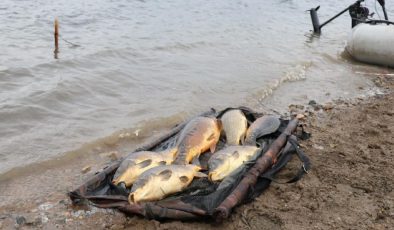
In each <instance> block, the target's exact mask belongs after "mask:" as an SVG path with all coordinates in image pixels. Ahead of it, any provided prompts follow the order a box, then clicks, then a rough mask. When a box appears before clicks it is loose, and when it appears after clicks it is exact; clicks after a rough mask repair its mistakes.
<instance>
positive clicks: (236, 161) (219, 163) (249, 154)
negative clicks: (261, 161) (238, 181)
mask: <svg viewBox="0 0 394 230" xmlns="http://www.w3.org/2000/svg"><path fill="white" fill-rule="evenodd" d="M259 151H260V149H259V148H257V147H256V146H229V147H226V148H224V149H222V150H220V151H218V152H216V153H215V154H214V155H212V157H211V158H210V159H209V161H208V166H209V174H208V178H209V179H210V180H211V181H219V180H223V179H224V178H225V177H226V176H228V175H230V174H231V173H232V172H233V171H234V170H236V169H237V168H238V167H240V166H241V165H242V164H243V163H244V162H246V161H249V160H251V159H252V158H253V157H254V156H255V155H256V154H258V153H259Z"/></svg>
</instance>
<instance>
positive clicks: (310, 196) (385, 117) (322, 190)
mask: <svg viewBox="0 0 394 230" xmlns="http://www.w3.org/2000/svg"><path fill="white" fill-rule="evenodd" d="M373 79H374V82H375V84H376V85H377V86H378V87H380V88H382V89H384V90H385V91H387V94H384V95H376V96H372V97H370V98H368V99H363V98H358V99H354V100H337V101H334V102H333V103H327V104H324V105H320V107H319V106H316V105H309V106H308V105H302V106H297V105H294V106H290V107H289V112H294V113H298V112H303V113H306V115H307V120H306V122H305V126H306V130H307V131H308V132H310V133H311V134H312V137H311V139H309V140H307V141H301V142H300V143H301V144H302V148H303V150H304V151H305V153H306V154H307V155H308V156H309V157H310V158H311V161H312V171H311V172H310V173H309V174H308V175H306V176H305V177H304V178H303V179H302V180H301V181H299V182H297V183H295V184H290V185H281V184H275V183H272V184H271V186H270V188H269V189H267V190H266V191H265V192H264V193H263V194H262V195H261V196H260V197H259V198H257V199H256V201H254V202H252V203H249V204H246V205H242V206H240V207H238V208H237V209H236V210H235V212H234V213H233V215H232V216H231V217H230V218H229V220H227V221H225V222H224V223H223V224H222V225H220V226H215V228H223V229H227V228H228V229H239V228H242V229H246V228H251V229H261V227H262V226H264V228H266V229H301V228H302V229H305V228H311V229H312V228H313V229H332V228H346V227H349V226H354V227H355V228H369V229H371V228H372V229H373V228H375V229H385V228H387V227H389V226H393V225H394V198H393V197H394V187H393V184H394V179H393V178H392V175H393V173H394V172H393V168H394V159H393V157H394V150H393V149H392V148H393V145H394V140H393V139H394V138H393V136H394V134H393V133H394V108H393V107H394V92H393V89H394V79H392V78H391V77H384V76H383V77H380V76H373ZM136 143H137V141H135V144H136ZM114 149H115V150H114ZM100 152H101V154H100ZM119 152H122V151H121V150H117V149H116V147H114V146H112V147H111V146H109V147H108V148H103V149H100V150H94V149H93V150H91V151H90V153H88V154H86V155H84V156H79V157H75V158H73V160H72V162H70V163H67V164H65V165H61V164H59V165H58V164H57V165H56V167H55V166H51V167H49V169H44V170H39V171H40V172H38V173H33V174H30V173H25V174H23V176H20V177H17V178H12V179H9V180H5V181H2V182H1V183H2V184H3V185H2V186H1V188H0V194H1V195H0V197H1V203H0V228H4V229H13V228H22V229H29V228H44V229H51V228H56V227H58V228H61V229H64V228H65V229H75V228H78V226H81V225H83V226H85V227H87V228H108V229H123V228H137V227H139V228H145V229H157V228H159V229H170V228H171V229H184V228H186V227H193V228H196V229H206V228H212V227H213V225H212V224H210V223H196V222H191V223H182V222H179V221H168V222H165V223H159V222H157V221H149V220H145V219H142V218H139V217H131V218H126V217H125V216H124V215H123V214H122V213H119V212H117V211H114V210H104V209H98V208H94V207H92V208H91V209H90V210H79V209H77V208H75V207H71V202H70V200H69V199H68V197H67V196H66V193H67V192H68V191H71V190H72V189H74V188H75V187H76V186H78V185H80V184H81V183H82V182H83V181H84V180H85V179H86V178H87V177H88V175H89V173H92V172H95V171H97V170H99V169H101V168H102V167H103V166H104V165H105V164H106V163H108V162H109V161H110V160H111V159H114V158H117V157H119V156H118V155H119ZM104 153H107V154H104ZM114 154H115V157H114ZM297 163H298V162H297V161H296V160H295V161H294V162H292V163H291V164H290V165H289V167H288V168H289V170H291V169H292V168H297V167H298V165H297ZM85 166H91V169H90V171H89V172H88V173H87V174H83V173H82V172H81V170H82V169H83V168H84V167H85ZM37 167H38V168H39V166H37ZM32 171H35V170H31V171H30V172H32ZM286 171H287V170H285V171H284V172H283V174H284V175H286ZM287 173H288V172H287ZM27 174H29V175H27ZM64 174H67V175H70V176H64ZM390 197H391V198H390Z"/></svg>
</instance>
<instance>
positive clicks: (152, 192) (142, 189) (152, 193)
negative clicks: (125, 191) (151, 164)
mask: <svg viewBox="0 0 394 230" xmlns="http://www.w3.org/2000/svg"><path fill="white" fill-rule="evenodd" d="M200 169H201V168H200V167H199V166H196V165H164V166H157V167H155V168H152V169H149V170H147V171H145V172H144V173H143V174H142V175H141V176H140V177H139V178H138V179H137V181H136V182H135V183H134V185H133V187H132V188H131V192H130V195H129V202H130V203H131V204H133V203H139V202H145V201H155V200H161V199H163V198H164V197H166V196H168V195H171V194H174V193H177V192H180V191H182V190H184V189H185V188H186V187H187V186H188V185H189V184H190V183H191V182H192V181H193V179H194V177H195V176H199V177H206V175H205V174H203V173H200V172H199V170H200Z"/></svg>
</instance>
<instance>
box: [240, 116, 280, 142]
mask: <svg viewBox="0 0 394 230" xmlns="http://www.w3.org/2000/svg"><path fill="white" fill-rule="evenodd" d="M279 126H280V120H279V118H278V117H276V116H272V115H266V116H262V117H260V118H258V119H256V120H255V121H254V122H253V123H252V124H251V125H250V127H249V129H248V131H246V138H245V144H247V145H256V140H257V139H258V138H260V137H262V136H264V135H267V134H271V133H274V132H275V131H276V130H278V128H279Z"/></svg>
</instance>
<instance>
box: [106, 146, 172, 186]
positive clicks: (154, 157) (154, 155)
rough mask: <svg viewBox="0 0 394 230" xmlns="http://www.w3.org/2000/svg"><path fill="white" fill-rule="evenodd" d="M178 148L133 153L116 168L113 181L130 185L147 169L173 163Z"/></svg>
mask: <svg viewBox="0 0 394 230" xmlns="http://www.w3.org/2000/svg"><path fill="white" fill-rule="evenodd" d="M176 153H177V148H173V149H169V150H165V151H162V152H150V151H141V152H135V153H131V154H130V155H129V156H128V157H126V158H125V159H124V160H123V161H122V163H121V164H120V166H119V168H118V169H117V170H116V172H115V175H114V179H113V181H112V183H114V184H115V185H118V184H120V183H122V182H123V183H125V185H126V187H130V186H131V185H132V184H133V183H134V181H135V180H137V178H138V177H139V176H140V175H141V174H142V173H143V172H145V171H146V170H148V169H151V168H153V167H156V166H159V165H169V164H171V163H172V162H173V161H174V159H175V156H176Z"/></svg>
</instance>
